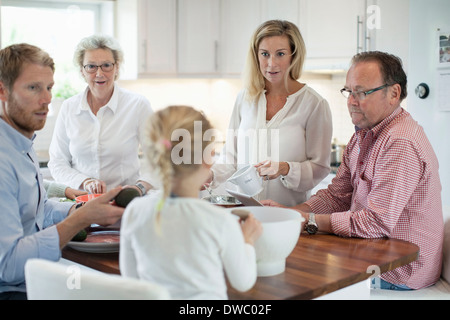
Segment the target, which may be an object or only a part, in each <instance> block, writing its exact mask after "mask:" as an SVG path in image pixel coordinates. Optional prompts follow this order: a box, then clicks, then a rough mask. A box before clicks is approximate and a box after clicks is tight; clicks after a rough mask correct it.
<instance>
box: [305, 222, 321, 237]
mask: <svg viewBox="0 0 450 320" xmlns="http://www.w3.org/2000/svg"><path fill="white" fill-rule="evenodd" d="M318 230H319V228H318V227H317V225H315V224H312V223H309V224H307V225H306V232H308V233H309V234H315V233H316V232H317V231H318Z"/></svg>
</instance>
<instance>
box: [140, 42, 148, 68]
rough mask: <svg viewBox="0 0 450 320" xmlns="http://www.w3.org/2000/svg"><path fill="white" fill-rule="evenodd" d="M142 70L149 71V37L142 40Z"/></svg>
mask: <svg viewBox="0 0 450 320" xmlns="http://www.w3.org/2000/svg"><path fill="white" fill-rule="evenodd" d="M141 61H142V63H141V72H147V39H144V40H142V57H141Z"/></svg>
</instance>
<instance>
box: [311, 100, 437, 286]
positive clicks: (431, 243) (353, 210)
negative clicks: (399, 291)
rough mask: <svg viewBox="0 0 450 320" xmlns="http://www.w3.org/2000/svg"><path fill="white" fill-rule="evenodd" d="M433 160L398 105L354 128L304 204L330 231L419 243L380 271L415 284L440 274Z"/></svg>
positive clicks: (427, 145) (388, 277)
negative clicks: (410, 257) (327, 217)
mask: <svg viewBox="0 0 450 320" xmlns="http://www.w3.org/2000/svg"><path fill="white" fill-rule="evenodd" d="M438 168H439V164H438V160H437V158H436V155H435V153H434V151H433V148H432V147H431V144H430V142H429V141H428V139H427V137H426V135H425V133H424V131H423V128H422V127H421V126H420V125H419V124H418V123H417V122H416V121H415V120H414V119H413V118H412V117H411V115H410V114H409V113H408V112H406V111H405V110H404V109H403V108H401V107H399V108H397V109H396V110H395V111H394V112H393V113H392V114H391V115H390V116H389V117H387V118H386V119H384V120H383V121H382V122H381V123H379V124H378V125H376V126H375V127H374V128H372V129H371V130H368V129H363V130H359V131H357V132H356V133H355V134H354V135H353V136H352V138H351V140H350V142H349V144H348V145H347V147H346V149H345V152H344V156H343V162H342V164H341V166H340V167H339V170H338V171H337V173H336V177H335V178H334V179H333V181H332V183H331V184H330V185H329V186H328V188H327V189H324V190H320V191H319V192H318V193H317V194H316V196H313V197H311V199H310V200H308V201H307V202H306V203H307V204H308V205H309V206H310V207H311V209H312V211H313V212H315V213H317V214H331V227H332V230H333V232H334V233H335V234H337V235H340V236H344V237H359V238H381V237H388V238H395V239H401V240H406V241H409V242H412V243H414V244H416V245H418V246H419V248H420V252H419V258H418V260H416V261H414V262H412V263H410V264H408V265H406V266H403V267H399V268H397V269H395V270H392V271H389V272H386V273H384V274H382V275H381V278H383V279H384V280H386V281H388V282H390V283H394V284H403V285H406V286H408V287H410V288H413V289H420V288H423V287H426V286H429V285H432V284H434V283H435V282H436V281H437V280H438V279H439V276H440V273H441V263H442V244H443V238H444V232H443V229H444V223H443V216H442V202H441V183H440V179H439V172H438Z"/></svg>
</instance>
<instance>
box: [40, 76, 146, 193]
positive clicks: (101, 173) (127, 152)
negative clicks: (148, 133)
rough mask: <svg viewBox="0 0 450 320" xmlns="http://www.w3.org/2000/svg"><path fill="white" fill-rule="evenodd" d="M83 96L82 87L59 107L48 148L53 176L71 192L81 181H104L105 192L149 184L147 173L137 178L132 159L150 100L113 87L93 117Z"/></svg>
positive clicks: (136, 162) (136, 158) (135, 162)
mask: <svg viewBox="0 0 450 320" xmlns="http://www.w3.org/2000/svg"><path fill="white" fill-rule="evenodd" d="M88 92H89V88H86V90H85V91H84V92H82V93H80V94H78V95H75V96H73V97H71V98H69V99H67V100H66V101H64V102H63V104H62V106H61V110H60V112H59V115H58V118H57V120H56V125H55V130H54V132H53V138H52V142H51V144H50V150H49V153H50V161H49V163H48V167H49V169H50V172H51V174H52V176H53V178H54V179H55V180H56V181H59V182H62V183H65V184H67V185H69V186H70V187H72V188H80V186H81V183H82V182H83V181H84V180H85V179H87V178H96V179H100V180H103V181H105V182H106V187H107V189H108V190H109V189H111V188H114V187H116V186H118V185H127V184H135V183H136V181H137V180H143V181H146V182H148V183H150V184H152V183H151V181H150V180H151V176H150V175H149V174H141V172H140V161H139V156H138V153H139V145H140V144H141V142H142V141H143V139H144V131H145V126H146V123H147V119H148V117H149V116H150V115H151V113H152V109H151V106H150V102H149V101H148V100H147V99H146V98H145V97H143V96H141V95H138V94H135V93H132V92H129V91H127V90H125V89H122V88H119V86H118V85H117V84H115V86H114V93H113V95H112V97H111V99H110V101H109V102H108V103H107V104H106V105H105V106H103V107H102V108H100V110H99V111H98V112H97V115H94V114H93V112H92V111H91V109H90V107H89V105H88V102H87V93H88Z"/></svg>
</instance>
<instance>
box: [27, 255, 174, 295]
mask: <svg viewBox="0 0 450 320" xmlns="http://www.w3.org/2000/svg"><path fill="white" fill-rule="evenodd" d="M25 281H26V287H27V296H28V299H29V300H158V299H159V300H161V299H170V295H169V292H168V290H167V289H166V288H164V287H161V286H159V285H156V284H153V283H150V282H148V281H144V280H138V279H134V278H126V277H122V276H119V275H112V274H106V273H102V272H97V271H90V270H86V269H84V268H80V266H78V265H76V264H74V265H67V264H62V263H58V262H53V261H48V260H43V259H29V260H28V261H27V263H26V264H25Z"/></svg>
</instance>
